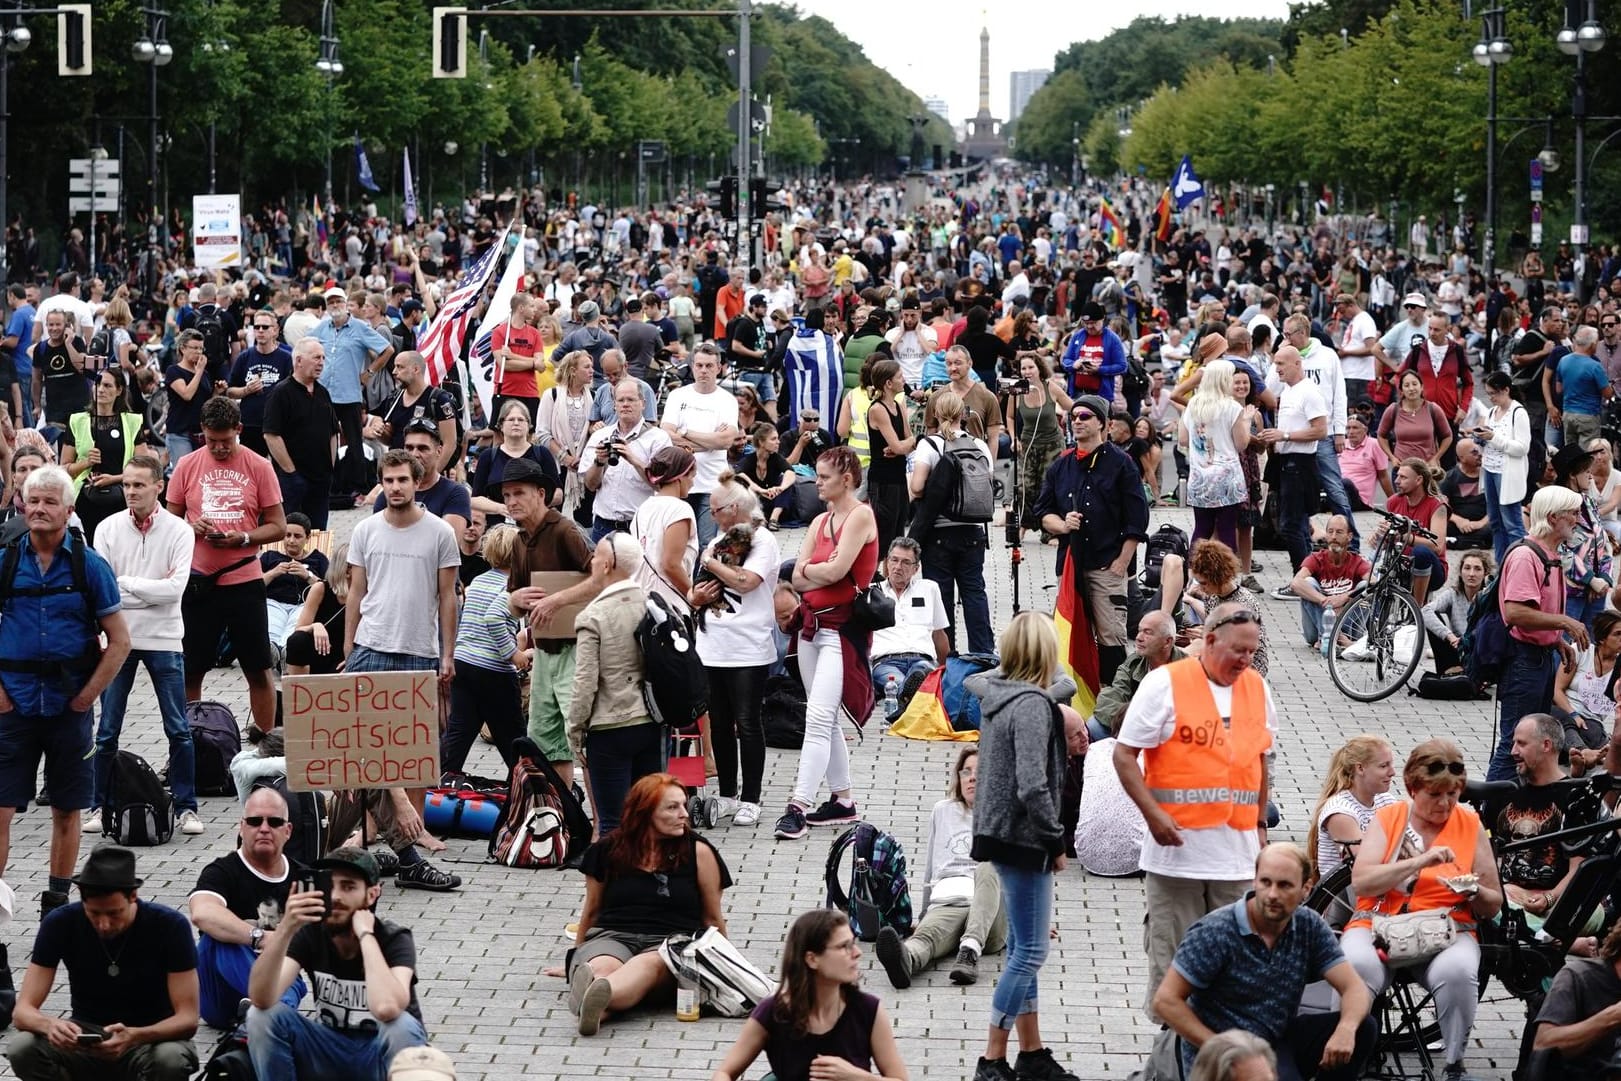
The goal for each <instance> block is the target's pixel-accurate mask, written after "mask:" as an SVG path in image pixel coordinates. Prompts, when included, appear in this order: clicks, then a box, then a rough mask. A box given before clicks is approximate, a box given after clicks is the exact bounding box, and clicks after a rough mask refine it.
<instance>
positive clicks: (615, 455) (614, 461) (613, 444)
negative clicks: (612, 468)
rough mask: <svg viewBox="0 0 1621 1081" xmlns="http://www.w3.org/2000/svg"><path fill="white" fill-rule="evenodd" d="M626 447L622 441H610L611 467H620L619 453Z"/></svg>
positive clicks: (609, 456) (609, 460)
mask: <svg viewBox="0 0 1621 1081" xmlns="http://www.w3.org/2000/svg"><path fill="white" fill-rule="evenodd" d="M624 446H625V444H624V443H623V442H622V441H621V440H618V439H610V440H608V464H609V465H618V464H619V452H620V451H621V450H622V449H623V448H624Z"/></svg>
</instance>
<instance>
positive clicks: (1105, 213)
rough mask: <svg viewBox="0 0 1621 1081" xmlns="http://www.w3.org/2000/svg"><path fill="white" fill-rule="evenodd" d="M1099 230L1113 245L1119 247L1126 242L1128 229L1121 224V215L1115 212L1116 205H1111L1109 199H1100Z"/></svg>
mask: <svg viewBox="0 0 1621 1081" xmlns="http://www.w3.org/2000/svg"><path fill="white" fill-rule="evenodd" d="M1098 230H1099V231H1100V232H1101V233H1103V236H1104V239H1105V240H1106V241H1107V242H1108V243H1109V244H1110V245H1111V246H1112V247H1119V246H1121V245H1123V244H1124V243H1125V242H1126V230H1125V227H1124V226H1123V225H1121V224H1120V215H1118V214H1116V213H1115V212H1114V207H1112V206H1110V205H1109V200H1107V199H1099V200H1098Z"/></svg>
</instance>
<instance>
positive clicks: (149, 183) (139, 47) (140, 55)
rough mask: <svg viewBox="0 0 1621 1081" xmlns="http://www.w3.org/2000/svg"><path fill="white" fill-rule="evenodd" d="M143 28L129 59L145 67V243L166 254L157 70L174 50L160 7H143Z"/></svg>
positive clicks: (154, 284)
mask: <svg viewBox="0 0 1621 1081" xmlns="http://www.w3.org/2000/svg"><path fill="white" fill-rule="evenodd" d="M141 14H142V15H144V16H145V17H146V27H145V28H144V29H143V30H142V32H141V36H140V37H139V38H137V39H136V40H135V45H134V47H133V48H132V49H131V50H130V55H131V56H133V57H134V58H135V61H136V63H139V64H145V65H147V69H148V71H147V74H148V80H147V87H148V102H149V105H148V109H147V123H148V127H147V141H146V202H147V208H148V216H147V229H146V242H147V246H148V249H149V250H151V251H156V250H158V249H160V248H161V249H162V250H163V251H164V253H165V254H167V252H168V227H167V225H166V223H165V222H164V219H163V216H162V215H161V214H160V213H159V207H158V69H159V68H161V67H166V66H167V65H168V64H169V62H170V61H172V60H173V59H174V46H172V45H170V44H169V13H168V12H167V11H164V10H163V9H162V8H160V7H143V8H142V9H141ZM151 269H152V275H151V277H152V281H151V283H150V284H151V287H152V290H153V291H154V292H155V291H156V289H157V265H156V260H153V263H152V267H151Z"/></svg>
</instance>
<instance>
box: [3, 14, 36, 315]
mask: <svg viewBox="0 0 1621 1081" xmlns="http://www.w3.org/2000/svg"><path fill="white" fill-rule="evenodd" d="M32 40H34V35H33V33H32V32H30V31H29V29H28V27H26V26H24V25H23V22H22V12H21V10H19V9H18V8H16V7H15V6H11V5H8V7H7V8H6V9H4V10H3V11H0V41H3V42H4V44H5V49H4V50H3V51H0V285H4V284H5V283H6V282H7V281H9V280H10V279H11V267H10V265H9V264H10V257H11V245H10V244H8V243H7V242H6V241H7V240H8V239H9V238H8V236H7V232H8V230H9V229H10V225H11V217H10V214H9V212H8V211H7V208H6V172H7V169H8V168H9V166H8V164H7V160H6V142H7V137H8V134H9V132H8V128H9V126H10V121H11V104H10V99H9V98H8V96H7V95H8V93H9V86H8V83H9V74H10V70H11V57H12V54H13V53H20V52H22V51H23V50H24V49H26V48H28V43H29V42H30V41H32Z"/></svg>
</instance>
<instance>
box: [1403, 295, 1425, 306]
mask: <svg viewBox="0 0 1621 1081" xmlns="http://www.w3.org/2000/svg"><path fill="white" fill-rule="evenodd" d="M1401 306H1402V307H1404V308H1428V307H1429V306H1430V302H1429V301H1427V300H1425V299H1424V294H1423V293H1408V294H1407V295H1406V296H1404V297H1402V298H1401Z"/></svg>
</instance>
